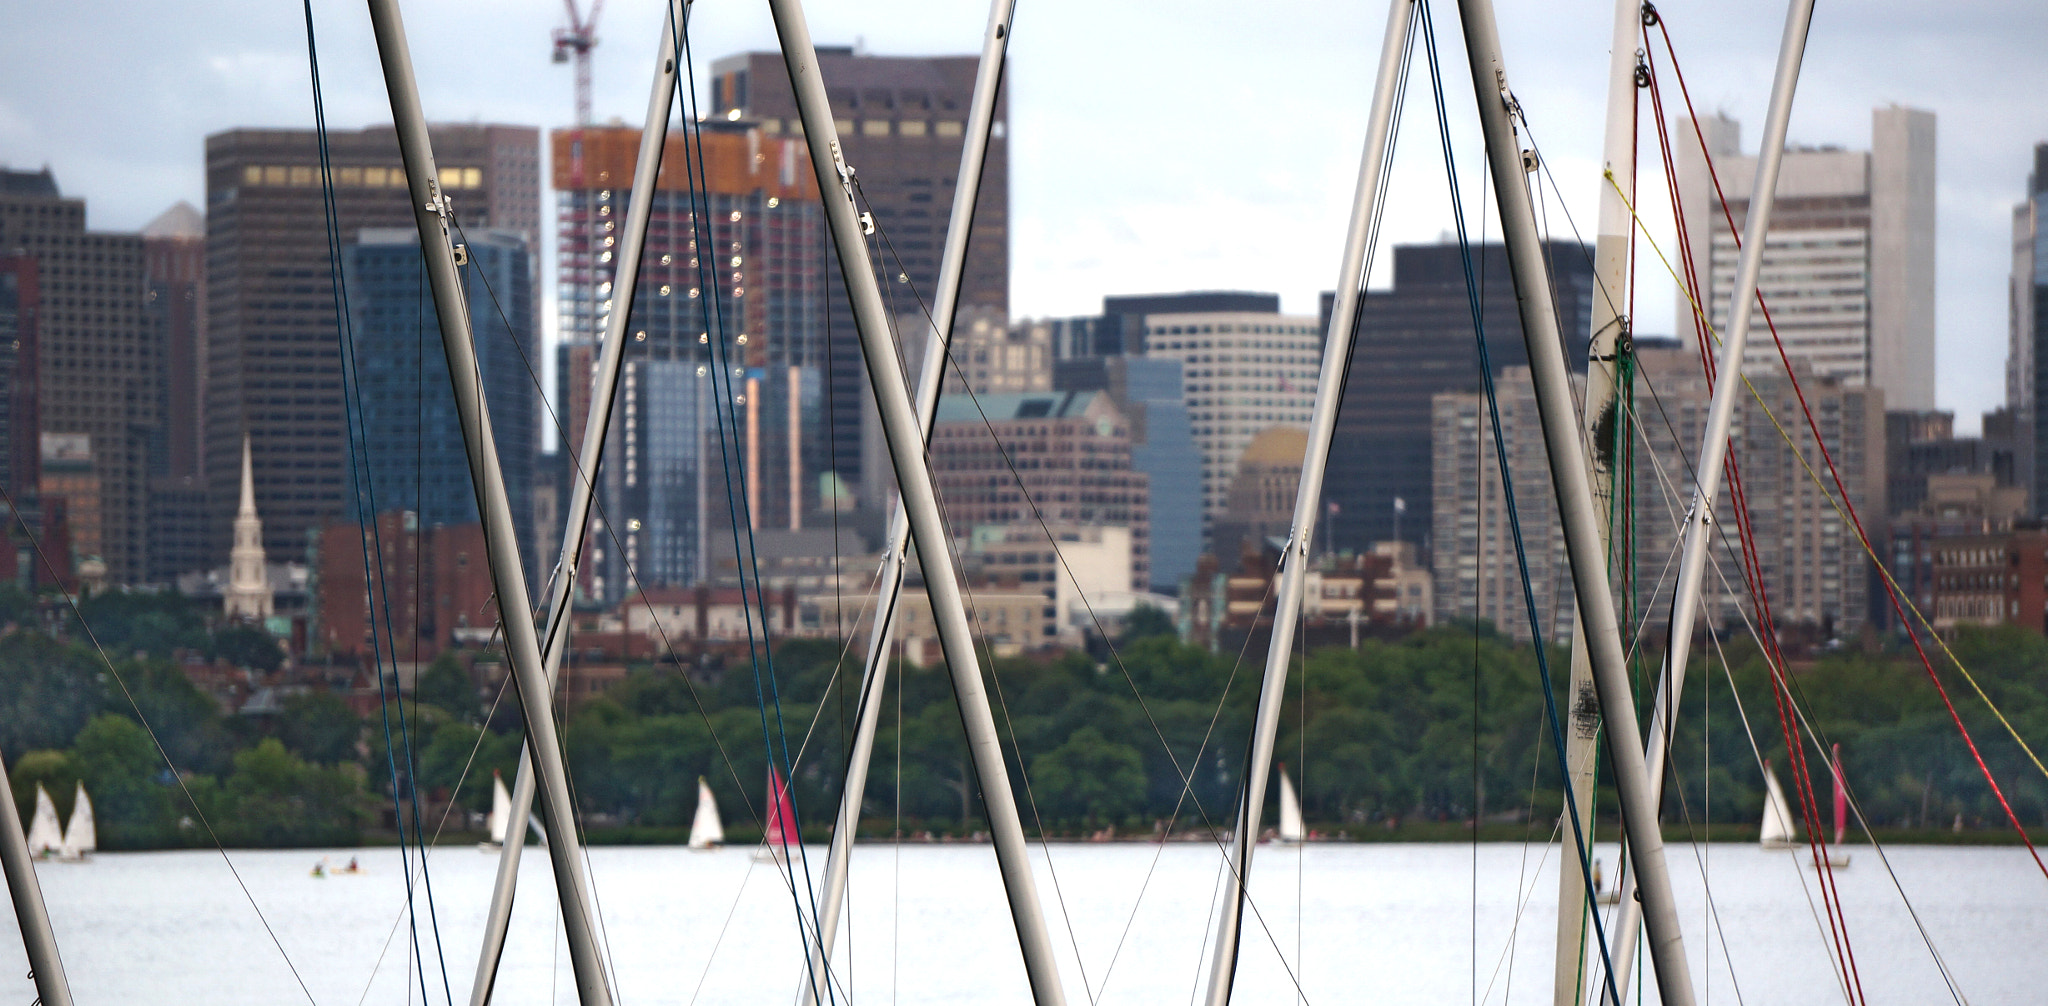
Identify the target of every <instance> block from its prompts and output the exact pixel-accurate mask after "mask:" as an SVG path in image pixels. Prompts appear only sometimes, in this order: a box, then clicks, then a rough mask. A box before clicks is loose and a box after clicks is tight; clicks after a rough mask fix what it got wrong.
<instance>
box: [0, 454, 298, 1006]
mask: <svg viewBox="0 0 2048 1006" xmlns="http://www.w3.org/2000/svg"><path fill="white" fill-rule="evenodd" d="M0 502H4V503H6V505H7V512H8V513H10V514H13V515H14V521H15V523H16V524H17V525H19V526H20V528H21V533H22V537H23V538H25V539H26V540H27V541H28V543H29V547H30V548H32V549H34V550H35V553H36V560H37V561H38V562H40V563H41V564H42V566H43V569H44V570H45V571H47V572H48V573H49V574H50V578H51V579H52V580H56V579H57V566H56V564H55V563H53V562H51V561H50V556H49V554H48V553H46V552H44V551H43V543H42V542H41V541H38V540H37V539H36V536H35V532H34V531H32V530H30V528H29V526H28V520H27V518H25V517H23V516H22V512H21V508H20V507H19V506H16V505H15V502H14V494H13V493H11V492H9V491H8V489H7V487H6V485H5V484H0ZM64 600H65V604H66V605H67V606H69V607H70V609H71V615H72V617H73V618H76V619H77V620H78V626H79V628H80V629H82V630H84V632H85V638H86V639H87V640H88V641H90V642H91V643H92V648H93V652H95V653H97V654H99V658H100V663H101V664H102V665H103V666H105V667H106V669H107V673H108V674H109V675H110V676H112V677H113V679H114V683H115V684H116V685H118V686H120V688H121V696H122V697H123V698H125V699H127V700H128V707H129V708H130V709H133V710H134V711H135V719H136V722H137V723H139V724H141V726H142V729H143V731H144V732H145V733H147V734H149V743H150V746H152V747H154V748H156V753H157V757H159V758H162V759H163V760H164V765H165V766H166V767H167V768H169V769H170V772H171V778H172V779H174V780H176V781H177V783H178V789H179V790H180V791H182V792H183V793H184V794H185V800H186V802H187V803H188V804H189V805H190V806H191V807H192V814H193V816H194V817H196V818H198V820H199V825H200V827H202V828H205V829H206V836H207V838H209V839H210V840H212V842H213V848H214V851H216V852H218V853H220V858H221V862H222V863H225V864H226V865H227V868H228V873H229V874H230V875H232V876H233V877H234V878H235V886H237V887H240V888H241V889H242V897H243V898H244V899H245V900H247V901H248V902H249V907H250V908H251V909H253V910H254V911H255V912H256V921H257V922H259V923H262V925H263V932H264V933H265V935H268V936H269V937H270V943H271V945H272V946H274V947H276V948H277V954H278V956H279V957H282V958H283V959H284V966H285V967H286V968H287V969H289V970H290V971H291V973H292V978H293V980H295V981H297V982H298V983H299V990H300V991H301V992H304V993H305V995H306V1001H307V1002H309V1003H311V1002H315V1000H314V999H313V990H312V989H310V988H307V987H306V979H305V977H304V976H303V975H301V974H299V968H298V965H296V964H294V963H292V957H291V954H289V953H287V952H285V949H284V943H283V942H281V941H280V940H279V939H278V937H277V931H276V930H274V929H272V928H271V927H270V920H269V919H268V918H265V917H264V915H263V907H262V906H261V905H259V904H257V903H256V895H255V894H254V893H252V892H251V891H250V890H249V885H248V883H247V882H246V881H244V880H243V879H242V871H240V870H238V869H236V868H235V861H234V859H233V858H232V857H230V856H229V855H228V850H227V846H226V845H224V844H222V843H221V840H220V836H219V835H218V834H216V833H215V832H214V830H213V822H212V821H209V820H208V819H207V817H206V812H205V811H204V810H202V809H200V806H199V801H198V799H197V798H196V797H194V796H193V795H192V788H191V787H190V786H188V785H187V784H186V782H185V775H184V773H182V772H180V771H178V763H177V762H175V761H173V760H172V759H171V753H170V751H169V750H168V749H166V748H165V747H164V743H163V741H162V739H160V738H159V737H158V736H157V733H156V728H155V727H152V726H150V724H149V717H148V716H146V715H144V714H143V712H142V705H141V703H139V702H137V701H136V699H135V693H134V692H133V691H131V690H130V689H129V687H128V680H127V679H126V678H124V677H123V676H122V675H121V672H120V670H119V669H117V668H116V667H115V666H114V661H113V660H112V659H111V658H109V657H108V656H107V648H106V647H105V646H102V645H100V640H99V636H98V635H97V634H95V633H94V632H93V631H92V625H91V624H90V623H88V622H87V621H86V620H85V613H84V612H82V611H80V610H79V607H78V599H77V598H76V597H73V596H72V595H70V594H66V595H64Z"/></svg>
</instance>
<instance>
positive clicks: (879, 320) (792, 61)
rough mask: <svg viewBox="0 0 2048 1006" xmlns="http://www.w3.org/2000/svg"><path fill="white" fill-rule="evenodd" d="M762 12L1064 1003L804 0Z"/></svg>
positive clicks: (1048, 978) (1021, 919) (952, 652)
mask: <svg viewBox="0 0 2048 1006" xmlns="http://www.w3.org/2000/svg"><path fill="white" fill-rule="evenodd" d="M768 8H769V11H770V13H771V14H772V15H773V16H774V18H775V33H776V36H777V37H778V38H779V39H780V41H781V44H782V59H783V62H784V64H785V65H786V66H787V67H788V69H789V83H790V90H791V91H792V92H794V93H795V96H796V104H797V112H798V115H799V116H800V118H801V119H802V121H803V126H804V142H805V145H806V146H808V147H809V148H810V153H811V167H812V170H814V171H815V172H816V173H817V176H818V196H819V199H820V201H822V202H823V203H824V206H825V220H826V223H827V225H828V226H829V227H830V228H831V233H832V241H833V244H834V246H835V247H836V250H837V252H838V254H839V271H840V273H841V274H842V275H843V276H844V277H845V280H846V297H847V300H848V301H849V302H851V303H852V305H853V316H854V327H855V328H856V329H857V330H858V331H859V334H860V343H861V355H862V357H864V358H865V360H866V362H867V370H868V383H869V384H870V385H872V386H873V388H874V392H875V404H876V406H877V407H878V411H879V412H880V414H881V422H882V428H883V432H884V434H885V435H886V438H887V441H888V445H889V460H890V462H891V463H892V464H893V465H894V467H895V470H896V483H897V488H898V490H899V491H900V492H901V494H902V499H903V512H904V515H905V516H906V517H907V518H908V521H909V524H910V536H911V540H912V541H913V542H914V543H915V544H916V545H917V555H918V561H919V563H920V565H921V566H922V567H923V569H924V582H925V590H926V592H927V593H928V594H930V595H931V606H932V621H933V623H934V624H935V625H936V627H937V628H938V634H939V645H940V647H941V649H943V650H944V652H945V655H946V668H947V670H948V671H949V672H950V673H951V675H952V678H953V693H954V698H955V700H956V701H957V702H958V704H959V708H960V724H961V727H962V729H963V730H964V731H965V733H966V735H967V748H968V753H969V755H970V757H971V758H972V760H973V763H974V771H975V775H976V781H977V782H978V783H979V785H980V787H981V794H982V806H983V810H984V812H985V813H986V814H987V815H988V821H989V830H990V832H991V833H992V835H993V837H994V839H995V846H996V861H997V863H998V864H999V865H1000V867H1001V869H1002V874H1003V886H1004V889H1005V891H1006V893H1007V894H1008V896H1009V902H1010V915H1011V918H1012V920H1013V921H1014V922H1015V923H1016V926H1017V942H1018V944H1019V948H1020V949H1021V950H1022V951H1023V955H1024V970H1025V973H1026V974H1027V975H1028V976H1029V977H1030V981H1031V995H1032V998H1033V1000H1034V1001H1036V1002H1037V1003H1038V1004H1039V1006H1064V1004H1065V1002H1066V996H1065V993H1064V991H1063V990H1062V989H1061V987H1060V976H1059V965H1058V962H1057V961H1056V960H1055V959H1054V956H1053V948H1052V940H1051V938H1050V937H1049V936H1048V935H1047V933H1046V927H1045V911H1044V908H1043V907H1042V906H1041V905H1040V904H1039V900H1038V885H1037V882H1036V881H1035V880H1034V879H1033V878H1032V876H1031V862H1030V859H1029V849H1028V848H1027V847H1026V846H1025V844H1024V826H1023V823H1022V822H1021V821H1020V820H1019V819H1018V817H1017V804H1016V799H1015V797H1014V796H1013V795H1012V792H1011V789H1010V776H1009V771H1008V769H1007V768H1006V767H1005V765H1004V763H1003V750H1002V746H1001V741H1000V739H999V738H998V736H997V734H996V724H995V717H994V716H993V715H992V714H991V713H990V711H989V704H988V692H987V691H986V689H985V686H984V684H983V682H982V677H981V661H980V659H979V657H978V656H977V655H976V654H975V652H974V637H973V635H972V632H971V630H970V628H969V626H968V623H967V609H966V606H965V604H964V603H963V602H962V600H961V593H960V582H959V578H958V571H957V570H956V569H955V568H954V563H953V553H952V542H951V541H949V540H948V539H947V535H946V527H945V523H944V520H943V518H942V517H941V515H940V513H939V501H938V493H937V490H936V488H935V487H934V485H933V483H932V474H931V469H930V467H929V466H928V465H926V463H925V457H924V438H923V436H922V435H921V434H920V432H919V429H918V426H919V424H918V417H917V412H916V410H915V409H914V408H913V407H912V405H911V403H910V392H909V391H908V390H907V389H906V388H905V387H904V383H903V370H902V361H901V359H900V358H899V357H898V356H897V353H896V342H895V340H894V339H893V338H891V337H890V334H889V319H888V314H887V312H886V309H885V308H884V307H883V304H882V291H881V287H880V286H879V285H878V284H877V283H876V281H875V272H874V267H873V266H872V265H871V264H870V263H869V261H868V252H867V241H866V240H865V238H864V236H863V234H862V228H861V220H860V214H859V211H858V209H857V208H856V207H855V206H854V202H853V169H852V168H850V167H848V166H847V164H846V158H845V156H844V155H843V154H842V153H841V150H840V146H839V133H838V127H837V125H836V124H835V123H834V122H833V119H832V106H831V102H830V100H829V99H828V98H827V97H826V94H825V81H824V79H823V78H821V77H820V76H819V75H818V55H817V49H816V47H815V46H813V45H812V43H811V32H810V27H809V25H807V24H806V23H805V22H804V12H803V3H802V2H801V0H769V2H768Z"/></svg>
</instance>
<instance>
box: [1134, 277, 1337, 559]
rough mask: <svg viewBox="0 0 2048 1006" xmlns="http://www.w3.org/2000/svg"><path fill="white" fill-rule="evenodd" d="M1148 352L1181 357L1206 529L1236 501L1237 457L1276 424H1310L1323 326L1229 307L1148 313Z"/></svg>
mask: <svg viewBox="0 0 2048 1006" xmlns="http://www.w3.org/2000/svg"><path fill="white" fill-rule="evenodd" d="M1145 355H1147V356H1149V357H1153V358H1155V359H1166V360H1178V361H1180V364H1181V368H1182V374H1183V375H1184V382H1185V387H1186V394H1187V406H1188V420H1189V423H1190V424H1191V426H1192V428H1193V431H1194V437H1195V444H1196V445H1197V446H1198V447H1200V448H1201V451H1202V526H1203V532H1204V535H1205V536H1206V535H1207V532H1208V530H1209V529H1210V528H1211V527H1212V526H1213V525H1214V524H1215V521H1216V518H1217V517H1219V516H1221V515H1222V513H1223V510H1224V508H1225V507H1226V506H1227V505H1228V503H1229V497H1230V486H1231V484H1232V483H1233V482H1234V481H1236V479H1237V463H1238V459H1239V458H1240V457H1242V456H1243V454H1244V449H1245V448H1246V447H1249V446H1251V442H1252V439H1253V438H1255V437H1257V436H1258V435H1259V434H1260V433H1263V432H1265V431H1266V430H1268V429H1271V428H1272V427H1275V426H1303V427H1305V426H1307V425H1308V421H1309V413H1310V411H1311V410H1312V409H1313V408H1314V406H1315V397H1316V371H1317V370H1318V368H1319V366H1320V364H1321V362H1322V332H1321V330H1320V329H1319V328H1318V327H1317V325H1316V320H1315V319H1314V318H1309V317H1302V316H1296V315H1285V314H1279V313H1265V312H1251V311H1222V312H1213V313H1209V312H1205V313H1190V314H1148V315H1146V316H1145Z"/></svg>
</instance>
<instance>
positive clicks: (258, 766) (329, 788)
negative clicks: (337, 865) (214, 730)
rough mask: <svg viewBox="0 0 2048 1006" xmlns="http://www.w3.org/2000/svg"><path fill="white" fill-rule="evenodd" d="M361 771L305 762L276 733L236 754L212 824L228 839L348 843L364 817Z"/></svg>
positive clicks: (280, 844) (269, 843)
mask: <svg viewBox="0 0 2048 1006" xmlns="http://www.w3.org/2000/svg"><path fill="white" fill-rule="evenodd" d="M362 783H363V773H362V769H361V768H360V767H358V766H354V765H344V766H339V767H336V768H322V767H320V766H317V765H308V764H306V762H304V761H302V760H301V759H300V758H299V757H298V756H297V755H294V754H292V753H291V752H290V751H288V750H286V749H285V746H284V743H283V742H282V741H279V740H278V739H277V738H275V737H266V738H264V739H263V741H262V742H261V743H259V744H257V745H256V746H255V747H253V748H250V749H248V750H246V751H242V752H240V753H239V754H236V755H235V771H234V774H233V775H230V776H229V777H228V778H227V781H226V782H225V783H223V784H222V786H221V792H220V797H221V799H220V805H219V809H218V812H216V813H215V814H214V815H213V825H214V828H215V829H216V830H218V831H219V832H220V834H221V837H222V838H223V839H225V840H227V841H230V842H234V843H237V844H243V845H253V846H261V847H269V848H275V847H291V846H306V845H352V844H354V843H355V842H357V841H359V840H360V839H361V837H362V827H363V823H364V821H365V820H366V819H367V818H368V805H367V799H366V794H365V793H364V791H363V785H362Z"/></svg>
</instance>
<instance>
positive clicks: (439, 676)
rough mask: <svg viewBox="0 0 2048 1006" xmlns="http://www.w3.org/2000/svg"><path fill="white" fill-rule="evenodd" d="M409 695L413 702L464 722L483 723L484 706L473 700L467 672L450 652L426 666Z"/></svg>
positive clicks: (478, 700) (475, 697) (474, 694)
mask: <svg viewBox="0 0 2048 1006" xmlns="http://www.w3.org/2000/svg"><path fill="white" fill-rule="evenodd" d="M412 696H413V698H414V699H415V700H417V701H420V702H424V703H426V704H427V705H430V706H436V707H439V708H441V709H444V710H446V711H447V712H448V713H449V715H452V716H454V717H455V718H456V719H458V720H461V721H462V722H464V723H481V722H483V718H484V705H483V701H482V700H481V699H480V698H478V697H477V693H476V683H475V682H474V681H472V680H470V677H469V671H468V670H467V669H465V668H464V667H463V666H462V661H461V660H460V659H458V658H457V657H456V656H455V654H454V653H453V652H452V651H450V652H446V653H443V654H441V655H440V656H438V657H435V658H434V662H433V663H431V664H428V665H427V669H426V670H425V671H424V672H422V673H421V674H420V677H419V680H418V681H417V682H414V683H413V688H412Z"/></svg>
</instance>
